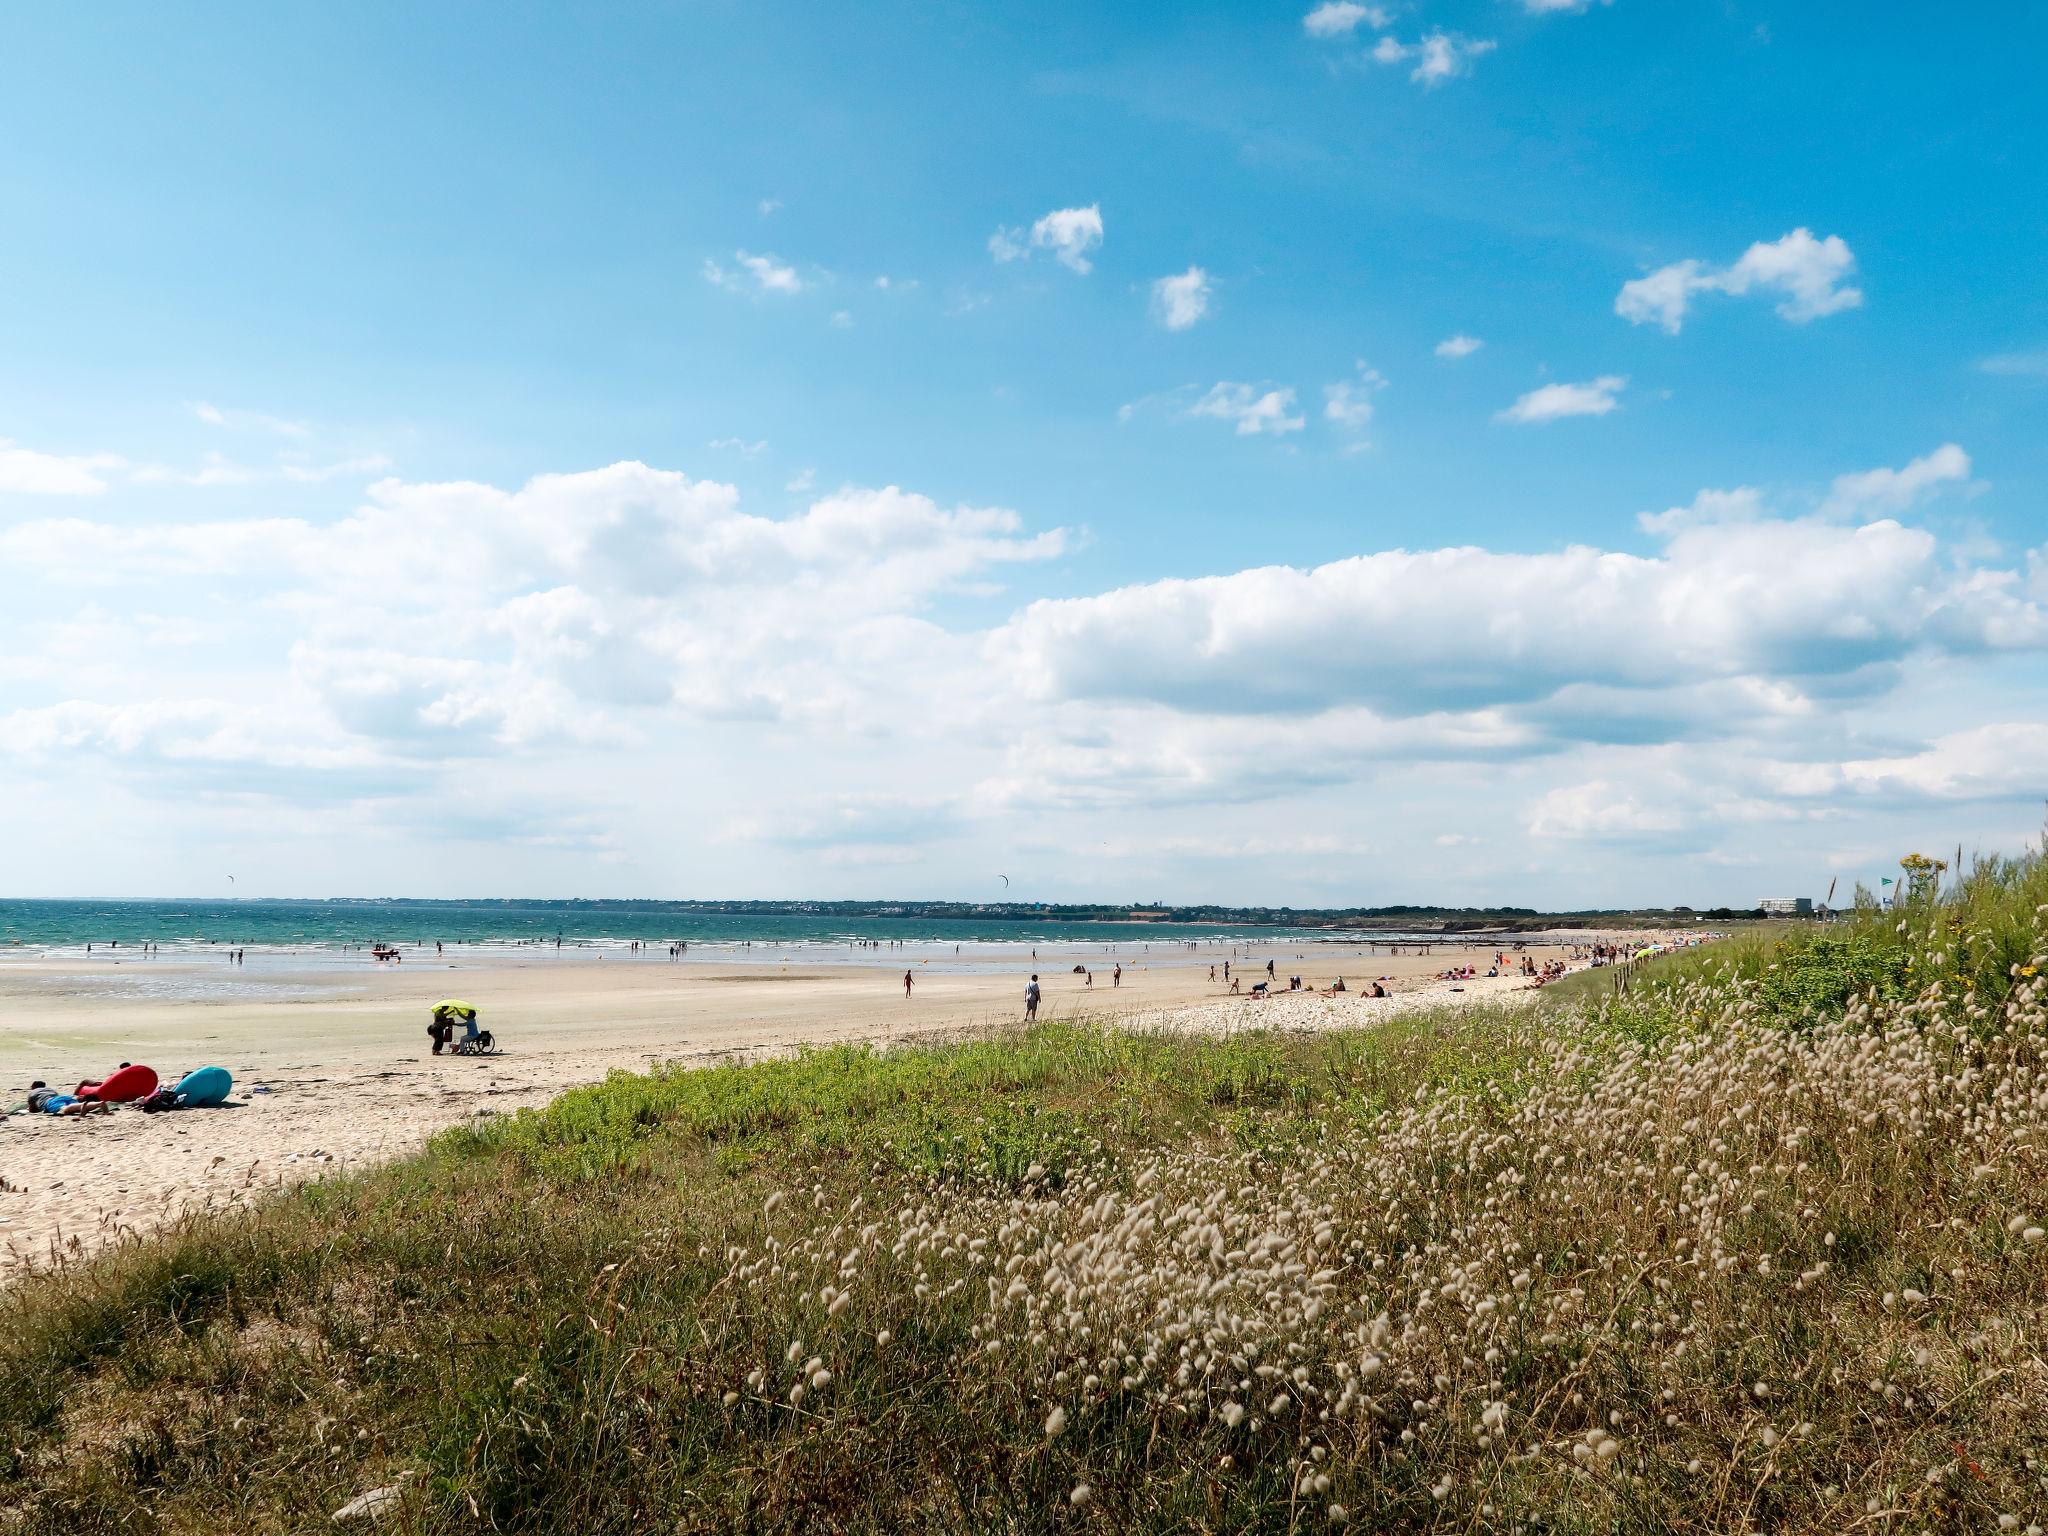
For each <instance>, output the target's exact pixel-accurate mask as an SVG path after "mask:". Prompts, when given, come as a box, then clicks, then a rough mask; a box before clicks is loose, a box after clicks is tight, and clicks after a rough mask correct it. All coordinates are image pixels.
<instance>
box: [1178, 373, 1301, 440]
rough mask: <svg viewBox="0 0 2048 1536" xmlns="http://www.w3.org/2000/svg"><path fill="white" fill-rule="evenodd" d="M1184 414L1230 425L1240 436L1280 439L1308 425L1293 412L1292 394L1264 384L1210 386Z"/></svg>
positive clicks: (1283, 389) (1228, 383)
mask: <svg viewBox="0 0 2048 1536" xmlns="http://www.w3.org/2000/svg"><path fill="white" fill-rule="evenodd" d="M1187 414H1188V415H1190V416H1208V417H1213V418H1215V419H1216V420H1218V421H1227V422H1230V423H1231V424H1232V425H1233V426H1235V427H1236V429H1237V434H1238V436H1240V437H1257V436H1259V435H1261V434H1264V435H1266V436H1269V437H1281V436H1284V435H1286V434H1287V433H1289V432H1299V431H1300V430H1301V429H1302V428H1303V427H1305V426H1307V425H1308V422H1307V418H1305V417H1303V416H1302V415H1301V414H1300V413H1299V412H1298V411H1297V410H1296V409H1295V405H1294V391H1293V390H1292V389H1291V388H1276V387H1274V386H1271V385H1267V384H1233V383H1230V382H1228V381H1226V382H1224V383H1221V384H1216V385H1213V386H1211V388H1210V390H1209V392H1208V393H1207V394H1205V395H1203V396H1202V397H1201V399H1199V400H1197V401H1196V402H1195V403H1194V404H1193V405H1191V406H1189V407H1188V409H1187Z"/></svg>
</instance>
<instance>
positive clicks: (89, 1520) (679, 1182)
mask: <svg viewBox="0 0 2048 1536" xmlns="http://www.w3.org/2000/svg"><path fill="white" fill-rule="evenodd" d="M2044 902H2048V876H2044V871H2043V867H2042V865H2041V863H2040V862H2039V861H2038V860H2037V859H2028V860H2017V861H2004V862H2003V863H2001V864H2000V865H1999V866H1997V867H1995V868H1991V869H1986V868H1985V867H1984V866H1979V868H1978V869H1977V870H1976V871H1973V873H1972V876H1971V877H1970V878H1969V879H1967V880H1964V881H1960V882H1956V884H1955V885H1954V887H1953V888H1952V890H1951V891H1950V892H1948V893H1939V892H1925V893H1922V895H1921V897H1919V898H1917V899H1916V900H1915V901H1913V902H1911V903H1908V904H1906V905H1905V906H1904V907H1903V908H1901V909H1900V910H1896V911H1890V912H1869V913H1864V914H1859V915H1858V917H1857V918H1855V919H1854V920H1853V921H1851V922H1848V923H1845V924H1842V925H1837V926H1836V927H1834V928H1831V929H1828V930H1825V931H1810V930H1805V929H1799V930H1787V931H1786V932H1784V933H1781V934H1777V935H1773V936H1771V937H1769V938H1767V939H1764V940H1760V941H1758V942H1757V943H1755V944H1753V945H1750V946H1747V947H1742V948H1728V949H1724V950H1722V951H1720V952H1719V953H1716V952H1715V951H1713V950H1708V951H1704V952H1699V953H1696V954H1694V955H1690V956H1681V957H1674V958H1673V960H1671V961H1670V962H1668V963H1664V964H1660V965H1655V966H1650V967H1647V968H1644V969H1643V970H1642V971H1641V972H1639V974H1638V976H1637V977H1636V979H1635V981H1634V983H1633V985H1632V987H1631V989H1630V991H1629V992H1628V993H1627V994H1626V995H1623V996H1619V997H1617V996H1615V995H1613V994H1612V992H1611V991H1595V992H1594V993H1592V994H1591V995H1583V994H1582V995H1580V996H1577V997H1573V996H1570V995H1559V996H1557V997H1555V998H1552V999H1548V1000H1547V1002H1546V1006H1545V1007H1544V1008H1542V1009H1541V1010H1531V1011H1501V1012H1490V1011H1476V1010H1475V1011H1468V1012H1457V1013H1443V1014H1421V1015H1414V1016H1410V1017H1407V1018H1403V1019H1399V1020H1396V1021H1394V1022H1391V1023H1389V1024H1387V1025H1385V1026H1382V1027H1380V1028H1376V1029H1374V1030H1371V1031H1364V1032H1359V1033H1353V1034H1334V1035H1323V1036H1307V1037H1303V1036H1293V1037H1288V1036H1279V1035H1273V1034H1266V1033H1259V1034H1248V1035H1240V1036H1236V1037H1233V1038H1229V1039H1202V1038H1194V1037H1186V1036H1171V1035H1151V1034H1130V1033H1124V1032H1118V1031H1114V1030H1105V1029H1097V1028H1091V1027H1084V1026H1077V1025H1046V1026H1041V1027H1039V1028H1035V1029H1031V1030H1020V1031H1014V1032H1009V1033H1005V1034H1001V1035H998V1036H994V1037H990V1038H986V1039H975V1040H968V1041H961V1042H956V1043H951V1044H946V1045H939V1046H929V1047H908V1048H903V1049H899V1050H895V1051H889V1052H886V1053H876V1052H872V1051H868V1050H864V1049H860V1048H852V1047H840V1048H833V1049H829V1050H818V1051H812V1052H807V1053H804V1054H801V1055H799V1056H796V1057H792V1058H789V1059H786V1060H777V1061H770V1062H762V1063H757V1064H754V1065H750V1066H745V1067H725V1068H717V1069H712V1070H708V1071H694V1072H686V1071H677V1072H664V1073H656V1074H650V1075H634V1074H619V1075H616V1076H614V1077H613V1078H612V1079H610V1080H609V1081H607V1082H606V1083H603V1084H600V1085H596V1086H594V1087H591V1088H586V1089H580V1090H576V1091H574V1092H572V1093H569V1094H566V1095H564V1096H563V1097H562V1098H561V1099H560V1100H558V1101H557V1102H556V1103H555V1104H554V1105H552V1106H550V1107H549V1108H548V1109H546V1110H544V1111H540V1112H537V1113H535V1112H529V1113H526V1114H523V1115H520V1116H518V1117H516V1118H511V1119H508V1120H506V1121H505V1122H502V1123H498V1124H494V1125H490V1126H488V1127H485V1128H482V1129H465V1130H462V1131H458V1132H451V1133H449V1134H447V1135H444V1136H442V1137H440V1138H438V1139H437V1140H436V1141H435V1142H434V1143H433V1144H432V1145H431V1146H430V1147H429V1148H427V1149H426V1150H425V1151H424V1152H423V1153H421V1154H420V1155H418V1156H416V1157H414V1158H410V1159H407V1160H404V1161H401V1162H398V1163H395V1164H392V1165H389V1166H386V1167H383V1168H379V1169H376V1170H372V1171H369V1172H367V1173H363V1174H360V1175H354V1176H350V1177H346V1178H342V1179H337V1180H334V1181H331V1182H329V1183H326V1184H322V1185H317V1186H309V1187H306V1188H302V1189H301V1190H299V1191H296V1192H294V1193H291V1194H287V1195H284V1196H282V1197H280V1198H278V1199H275V1200H273V1201H271V1202H268V1203H266V1204H265V1205H263V1206H262V1207H260V1208H258V1209H256V1210H254V1211H251V1212H246V1213H239V1214H236V1215H233V1216H224V1217H215V1218H204V1219H198V1220H194V1221H190V1222H187V1223H184V1224H182V1225H181V1226H179V1227H176V1228H174V1229H171V1230H169V1231H166V1232H163V1233H161V1234H158V1235H156V1236H154V1237H151V1238H148V1239H144V1240H140V1241H135V1242H131V1243H129V1244H127V1245H125V1246H123V1247H121V1248H119V1249H116V1250H114V1251H111V1252H109V1253H106V1254H104V1255H102V1256H100V1257H99V1258H97V1259H94V1260H92V1261H90V1262H86V1263H81V1264H77V1265H74V1266H70V1267H67V1268H65V1269H63V1270H61V1271H59V1272H57V1273H55V1274H51V1275H46V1276H41V1277H37V1278H33V1279H30V1280H28V1281H26V1282H24V1283H21V1284H19V1285H17V1286H15V1287H14V1288H12V1289H11V1290H9V1291H8V1292H6V1293H5V1294H4V1295H0V1532H4V1531H9V1530H14V1529H20V1530H30V1529H34V1530H39V1531H40V1530H48V1529H64V1530H68V1531H85V1532H97V1531H108V1532H111V1531H115V1530H120V1531H137V1530H141V1531H174V1532H186V1531H190V1532H201V1531H204V1532H231V1531H251V1532H257V1531H261V1532H276V1531H292V1530H312V1529H333V1528H334V1527H333V1526H332V1525H331V1524H330V1522H329V1516H330V1514H331V1512H332V1511H334V1510H335V1509H337V1508H339V1507H341V1506H342V1505H344V1504H345V1503H347V1502H348V1501H349V1500H350V1499H352V1498H354V1497H355V1496H356V1495H358V1494H361V1493H363V1492H365V1491H366V1490H370V1489H375V1488H381V1487H391V1488H394V1489H395V1490H396V1491H395V1493H394V1494H393V1495H392V1498H391V1500H390V1503H389V1504H388V1506H387V1508H386V1509H385V1511H384V1512H383V1513H382V1515H381V1516H380V1517H379V1521H378V1527H379V1528H381V1529H392V1530H405V1531H420V1532H425V1531H434V1532H439V1531H472V1530H474V1531H491V1530H496V1531H530V1532H551V1531H572V1530H573V1531H577V1532H600V1533H602V1532H614V1531H616V1532H627V1531H643V1530H663V1531H700V1530H701V1531H724V1530H799V1529H802V1530H814V1529H817V1530H847V1531H877V1532H879V1531H911V1532H921V1531H930V1532H939V1531H960V1530H1002V1531H1056V1530H1101V1531H1184V1530H1193V1531H1218V1532H1221V1531H1237V1530H1274V1531H1287V1530H1303V1529H1329V1528H1334V1527H1336V1526H1339V1525H1344V1524H1356V1525H1358V1526H1360V1527H1361V1528H1368V1529H1382V1528H1383V1529H1393V1530H1418V1531H1419V1530H1425V1529H1429V1530H1435V1529H1444V1530H1451V1529H1456V1530H1502V1531H1508V1530H1524V1531H1531V1532H1536V1531H1542V1532H1580V1531H1583V1532H1594V1531H1600V1532H1616V1531H1645V1532H1648V1531H1666V1530H1698V1531H1717V1532H1718V1531H1732V1530H1756V1531H1783V1530H1849V1529H1870V1530H1893V1529H1896V1530H1976V1529H1986V1530H1995V1529H2000V1528H2002V1527H2001V1524H2000V1521H2001V1517H2003V1518H2004V1519H2007V1520H2010V1521H2012V1522H2013V1528H2015V1529H2024V1528H2025V1527H2026V1526H2027V1525H2029V1524H2033V1523H2037V1522H2038V1523H2043V1524H2048V1495H2044V1491H2043V1483H2042V1478H2043V1476H2044V1474H2048V1465H2044V1463H2048V1434H2044V1431H2043V1430H2042V1428H2041V1425H2042V1424H2043V1423H2044V1422H2048V1367H2044V1364H2043V1361H2042V1358H2041V1354H2042V1351H2041V1338H2042V1333H2041V1324H2042V1322H2043V1316H2044V1308H2048V1241H2044V1236H2048V1234H2044V1233H2043V1226H2048V1184H2044V1180H2043V1169H2042V1166H2041V1161H2040V1160H2041V1157H2042V1156H2043V1149H2048V1083H2044V1081H2043V1079H2042V1076H2041V1067H2042V1064H2043V1052H2044V1048H2048V1018H2044V1008H2043V1003H2042V980H2041V977H2040V976H2039V974H2038V972H2039V968H2040V967H2041V965H2042V963H2043V962H2042V960H2041V959H2040V954H2041V951H2042V950H2043V948H2044V947H2048V945H2044V940H2043V937H2042V929H2041V914H2040V912H2039V911H2038V910H2037V908H2039V907H2040V906H2041V905H2042V903H2044ZM1831 941H1833V942H1831ZM2030 970H2031V971H2032V972H2033V974H2030V973H2029V972H2030Z"/></svg>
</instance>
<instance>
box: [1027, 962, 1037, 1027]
mask: <svg viewBox="0 0 2048 1536" xmlns="http://www.w3.org/2000/svg"><path fill="white" fill-rule="evenodd" d="M1039 996H1040V993H1039V990H1038V976H1037V973H1035V972H1034V973H1033V974H1032V977H1031V980H1030V981H1029V982H1028V983H1027V984H1026V985H1025V988H1024V1017H1025V1018H1026V1019H1027V1020H1035V1019H1037V1017H1038V999H1039Z"/></svg>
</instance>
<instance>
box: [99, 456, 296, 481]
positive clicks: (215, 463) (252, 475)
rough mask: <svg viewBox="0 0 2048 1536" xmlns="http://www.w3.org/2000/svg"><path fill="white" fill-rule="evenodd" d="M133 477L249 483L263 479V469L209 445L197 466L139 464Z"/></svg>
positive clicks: (148, 479)
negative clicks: (210, 447) (188, 467)
mask: <svg viewBox="0 0 2048 1536" xmlns="http://www.w3.org/2000/svg"><path fill="white" fill-rule="evenodd" d="M131 478H132V479H134V480H135V482H136V483H137V484H139V485H193V486H216V485H248V484H251V483H252V482H254V481H256V480H260V479H262V478H263V471H261V470H259V469H253V468H251V467H250V466H249V465H247V464H242V463H239V462H237V461H236V460H234V459H231V458H229V457H228V456H227V455H226V454H224V453H220V452H218V451H216V450H213V449H209V450H208V451H207V452H205V453H203V454H201V455H200V457H199V467H198V468H197V469H174V468H172V467H171V466H170V465H168V464H138V465H136V466H135V470H134V472H133V474H132V476H131Z"/></svg>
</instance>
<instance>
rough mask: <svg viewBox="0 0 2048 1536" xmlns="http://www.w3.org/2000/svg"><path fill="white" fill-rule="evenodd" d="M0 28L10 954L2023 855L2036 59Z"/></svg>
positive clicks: (437, 18)
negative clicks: (777, 907)
mask: <svg viewBox="0 0 2048 1536" xmlns="http://www.w3.org/2000/svg"><path fill="white" fill-rule="evenodd" d="M7 29H8V32H7V38H6V46H5V47H4V48H0V442H4V444H5V445H6V446H4V447H0V597H4V598H5V601H4V602H0V640H4V642H5V646H4V654H5V657H6V658H7V659H5V660H0V792H4V793H0V806H4V807H5V808H4V809H0V834H4V835H5V836H6V838H7V842H8V844H9V846H10V848H11V850H12V855H13V856H12V858H11V859H10V865H11V868H10V876H11V878H10V881H9V884H10V887H11V888H13V889H15V890H17V891H18V892H19V893H20V894H73V893H86V892H89V893H98V894H108V893H132V894H141V893H165V892H187V891H198V892H204V891H206V890H208V889H210V888H211V883H212V882H213V868H214V866H215V865H216V864H221V865H223V866H225V865H226V864H229V863H231V864H232V865H233V866H234V868H235V870H236V872H237V873H238V877H239V878H238V884H239V885H244V886H249V887H251V888H253V889H256V890H263V891H271V892H275V893H278V894H325V893H330V892H332V893H341V892H350V893H380V892H381V893H413V894H470V893H475V894H499V893H513V892H518V893H531V894H612V895H643V894H644V895H808V894H819V895H824V894H873V893H884V892H893V893H905V894H928V895H951V896H968V897H971V896H974V895H977V894H983V888H984V887H985V886H986V885H988V884H989V883H990V879H991V875H990V872H991V871H992V870H995V869H997V868H1001V869H1003V870H1005V871H1007V872H1009V873H1010V874H1011V875H1012V877H1013V879H1015V878H1016V877H1017V874H1018V872H1019V871H1022V872H1023V874H1024V877H1025V878H1024V880H1023V882H1022V883H1023V885H1024V887H1025V888H1026V889H1027V890H1029V891H1031V892H1033V893H1035V894H1039V895H1042V896H1044V897H1045V898H1046V899H1061V898H1083V897H1103V898H1119V897H1125V896H1129V897H1133V898H1142V899H1153V898H1166V899H1189V900H1192V899H1221V900H1247V901H1250V900H1260V901H1294V902H1300V903H1310V902H1314V903H1323V902H1333V901H1344V902H1360V903H1372V902H1381V901H1401V900H1442V901H1455V902H1474V903H1477V902H1493V901H1499V902H1513V903H1523V904H1545V903H1549V904H1568V905H1578V904H1582V903H1585V904H1607V903H1619V902H1636V901H1656V902H1671V901H1691V902H1694V903H1696V904H1697V903H1705V902H1719V901H1743V902H1746V901H1750V900H1753V899H1755V898H1756V897H1757V896H1760V895H1763V894H1766V893H1767V892H1779V891H1781V890H1782V891H1784V892H1786V893H1790V892H1792V891H1795V890H1797V891H1805V892H1807V893H1810V894H1818V893H1819V890H1820V889H1821V888H1824V886H1825V883H1826V881H1827V880H1828V879H1830V878H1834V877H1835V876H1836V875H1837V874H1840V875H1842V876H1843V877H1844V878H1845V879H1853V878H1855V877H1856V876H1858V875H1874V873H1875V872H1877V871H1878V870H1879V869H1880V868H1882V867H1886V866H1888V865H1889V863H1890V862H1891V861H1892V860H1894V859H1895V858H1896V857H1897V854H1898V853H1899V852H1902V851H1904V850H1905V849H1906V848H1907V847H1910V846H1916V845H1918V844H1921V843H1925V844H1928V845H1930V846H1932V845H1934V844H1945V845H1950V846H1952V845H1953V844H1954V843H1955V842H1956V841H1962V842H1965V843H1982V844H1983V845H1984V846H1987V847H2011V846H2014V845H2016V844H2017V843H2018V842H2019V841H2020V840H2021V839H2023V838H2025V837H2027V836H2029V835H2031V833H2032V832H2033V831H2034V830H2035V829H2036V828H2037V827H2038V825H2039V820H2040V818H2039V802H2040V798H2041V795H2042V794H2043V792H2044V787H2048V727H2044V726H2043V725H2042V724H2041V722H2042V721H2043V720H2044V718H2048V715H2044V709H2043V706H2044V704H2048V667H2044V656H2043V652H2044V649H2048V557H2044V555H2043V554H2042V553H2041V551H2042V550H2043V547H2044V540H2048V515H2044V511H2043V508H2044V499H2043V498H2044V491H2048V434H2044V432H2043V431H2042V426H2043V411H2044V407H2048V284H2044V283H2043V281H2042V278H2041V273H2042V271H2043V261H2042V256H2043V245H2044V234H2048V228H2044V225H2048V214H2044V213H2043V211H2042V210H2043V209H2044V208H2048V198H2044V196H2043V194H2044V191H2048V187H2044V185H2043V183H2044V180H2048V173H2044V171H2043V168H2042V163H2041V157H2040V155H2039V153H2038V149H2039V145H2040V144H2041V143H2042V142H2044V138H2048V135H2044V128H2048V123H2044V121H2043V118H2044V116H2048V106H2044V98H2043V95H2042V93H2041V91H2040V90H2039V88H2038V81H2037V79H2036V75H2037V69H2036V68H2035V61H2037V60H2038V59H2039V58H2041V57H2042V56H2043V55H2044V45H2048V36H2044V33H2048V18H2043V17H2042V16H2040V15H2038V14H2036V13H2033V12H2030V11H2026V10H2024V9H2021V8H2015V7H1996V8H1993V7H1986V8H1982V9H1981V10H1978V9H1967V8H1966V9H1965V10H1963V11H1959V12H1956V13H1953V14H1950V15H1947V16H1945V17H1944V18H1943V19H1942V21H1941V24H1940V25H1929V24H1928V22H1927V18H1926V17H1925V16H1924V14H1916V13H1905V12H1897V13H1894V12H1891V11H1888V10H1886V9H1884V8H1879V9H1876V10H1873V9H1872V8H1870V7H1867V6H1858V7H1851V6H1847V5H1816V4H1803V5H1797V6H1793V5H1765V4H1746V3H1714V4H1696V5H1695V4H1666V5H1652V4H1649V3H1648V0H1612V3H1611V4H1605V5H1603V4H1597V3H1589V4H1584V5H1572V4H1569V3H1563V4H1560V3H1557V0H1469V3H1463V4H1457V3H1435V0H1422V3H1417V4H1387V5H1384V6H1379V5H1366V4H1360V3H1344V0H1339V3H1336V4H1322V5H1318V6H1313V7H1311V6H1308V5H1305V4H1298V5H1294V6H1248V5H1246V6H1230V7H1206V8H1205V7H1179V8H1174V9H1172V10H1159V9H1153V8H1142V7H1100V8H1078V7H1044V6H1039V7H1001V6H988V5H980V6H973V7H968V6H960V7H945V6H932V5H922V6H915V7H890V6H882V5H875V6H862V7H841V8H831V9H818V8H805V9H799V8H796V7H786V6H779V5H750V6H738V5H717V4H703V5H685V4H676V5H643V6H620V7H611V8H607V11H606V12H605V13H603V14H598V13H594V12H587V11H576V10H571V9H569V8H549V7H538V6H523V7H505V6H482V5H478V6H469V7H462V6H454V5H446V6H436V7H431V8H416V7H398V6H367V7H350V8H341V7H327V8H320V7H311V6H305V7H291V8H278V7H271V6H254V5H251V6H242V7H233V6H227V7H209V8H205V9H204V10H199V9H189V8H182V7H167V6H160V5H158V6H140V5H137V6H126V7H123V6H108V7H96V8H94V9H93V11H92V12H91V14H90V15H87V14H85V13H81V12H80V11H78V10H77V8H75V7H57V6H47V7H21V8H17V9H16V10H15V11H14V12H13V13H11V14H10V18H9V21H8V23H7ZM1460 338H1462V339H1463V340H1458V339H1460ZM1473 342H1476V343H1478V344H1477V345H1476V346H1475V345H1472V343H1473ZM1446 343H1452V344H1451V345H1449V346H1447V345H1446ZM634 466H644V467H641V468H635V467H634ZM892 488H894V489H892ZM1703 493H1704V494H1703ZM1432 552H1435V553H1432Z"/></svg>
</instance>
